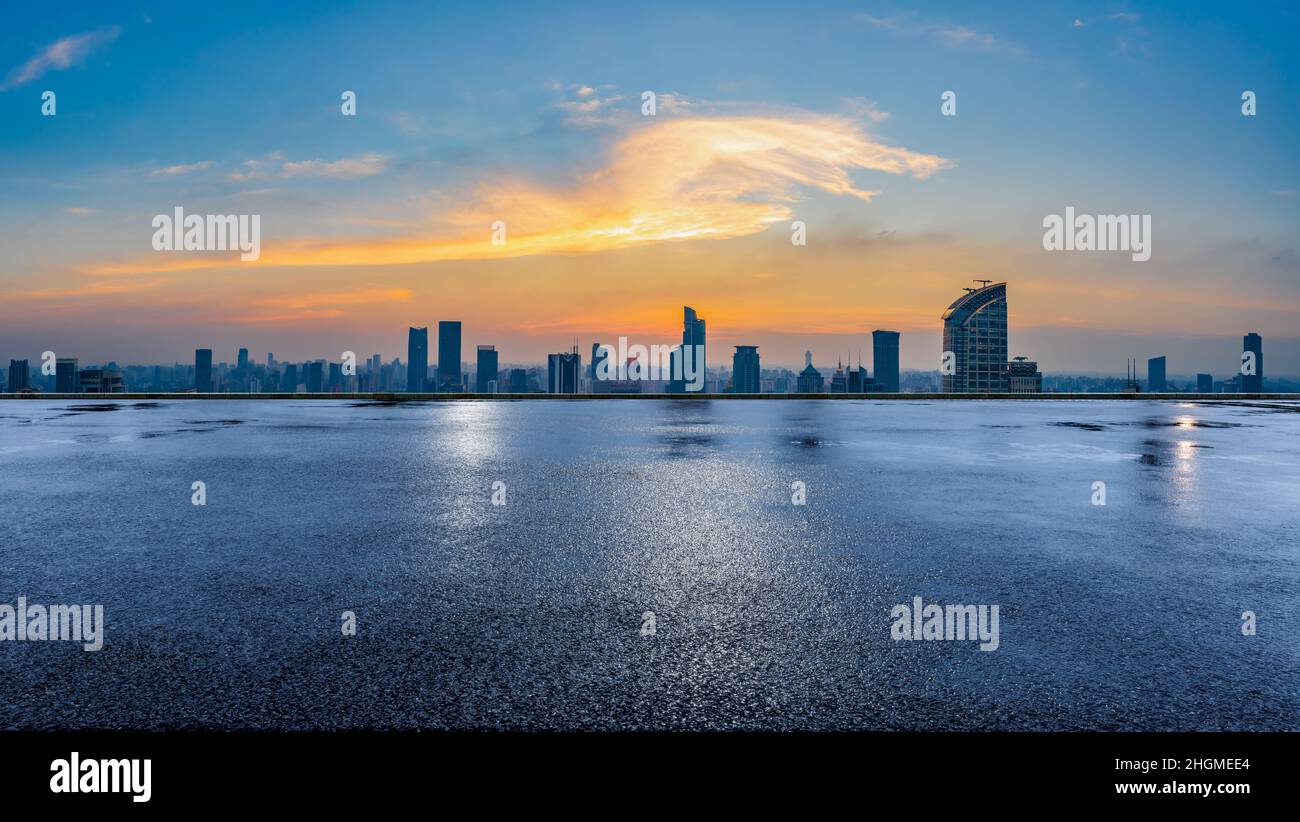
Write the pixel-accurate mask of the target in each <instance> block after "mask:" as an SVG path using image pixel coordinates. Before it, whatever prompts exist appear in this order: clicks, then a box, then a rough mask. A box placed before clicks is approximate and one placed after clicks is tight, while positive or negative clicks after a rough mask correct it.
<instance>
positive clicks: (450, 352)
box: [438, 320, 465, 391]
mask: <svg viewBox="0 0 1300 822" xmlns="http://www.w3.org/2000/svg"><path fill="white" fill-rule="evenodd" d="M438 390H439V391H464V390H465V389H464V387H463V386H462V385H461V375H460V321H459V320H442V321H441V322H439V323H438Z"/></svg>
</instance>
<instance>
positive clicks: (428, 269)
mask: <svg viewBox="0 0 1300 822" xmlns="http://www.w3.org/2000/svg"><path fill="white" fill-rule="evenodd" d="M238 5H239V4H236V6H238ZM738 8H739V7H738ZM1175 8H1176V6H1175V4H1166V3H1152V4H1143V5H1142V6H1141V7H1140V8H1137V7H1135V8H1133V9H1106V10H1102V11H1095V12H1093V13H1088V12H1087V11H1081V10H1079V9H1077V8H1074V7H1067V6H1065V5H1063V4H1055V3H1048V4H1040V5H1038V6H1035V7H1034V8H1032V9H1027V10H1026V9H1019V8H1014V9H1013V8H1011V7H1001V8H1000V7H987V8H984V7H982V8H980V9H978V10H974V9H970V8H966V7H963V6H961V5H958V4H950V5H939V6H935V7H932V8H931V9H929V10H927V11H925V12H919V11H904V10H900V9H897V8H894V7H893V6H891V5H888V4H866V5H861V4H847V3H845V4H839V3H826V4H818V10H819V14H817V15H815V16H812V17H809V18H807V19H805V18H802V17H796V18H791V16H790V15H789V14H787V13H785V10H784V9H783V8H781V7H778V6H775V5H768V4H760V5H758V6H753V7H750V8H748V9H747V10H746V13H745V14H739V13H737V14H730V15H721V16H719V17H711V16H709V15H705V14H700V13H697V12H696V11H694V10H692V9H691V8H690V7H688V6H686V5H681V6H676V5H669V6H666V7H664V8H662V9H660V10H658V11H656V15H657V18H656V19H657V24H656V25H655V26H639V25H629V23H632V22H634V21H635V20H637V19H638V16H639V15H640V14H641V13H642V12H636V11H631V10H623V9H613V8H610V9H598V10H591V9H584V10H583V12H582V13H581V14H579V13H578V12H577V11H576V10H574V9H571V8H568V7H558V8H556V9H552V10H550V11H548V12H545V13H544V12H542V11H540V10H532V9H515V10H513V11H512V13H511V14H510V15H507V16H504V17H503V16H502V15H499V14H494V13H493V12H492V10H491V9H486V8H485V9H440V10H430V11H427V12H423V13H420V14H416V13H414V12H413V11H412V10H411V9H406V8H402V7H401V6H400V5H399V6H394V7H392V8H390V9H388V10H387V11H386V12H380V11H374V10H357V9H348V10H346V11H345V10H342V9H334V8H330V7H328V6H324V7H321V8H319V9H313V10H311V11H309V12H304V11H303V10H302V9H282V10H265V9H259V10H258V14H259V15H261V18H262V19H264V21H265V24H264V27H263V32H262V33H260V34H257V35H250V34H249V33H248V32H247V31H245V30H244V29H243V27H242V26H240V25H239V24H238V23H237V22H232V21H234V20H235V19H236V18H238V17H239V16H240V15H239V14H231V15H227V14H212V13H210V12H206V11H204V12H194V13H193V14H189V13H187V15H186V16H185V17H180V16H177V15H176V14H175V13H174V12H171V11H169V10H163V11H161V12H158V13H151V14H150V15H148V16H147V17H146V16H143V15H139V16H133V15H130V14H127V13H124V12H121V11H108V10H103V9H99V8H96V7H93V6H86V7H73V8H71V9H69V10H68V11H67V13H66V14H65V15H62V16H60V17H59V18H57V19H40V18H38V17H37V16H36V15H35V14H34V13H32V12H29V11H27V10H19V11H17V12H15V17H16V19H15V20H14V21H13V23H14V24H13V25H11V26H10V27H8V28H7V29H6V31H5V32H3V33H0V61H2V62H0V76H3V77H4V78H5V79H4V81H3V83H0V114H3V117H0V123H2V125H0V152H3V155H4V156H5V157H6V162H5V163H4V165H3V166H0V184H3V185H4V187H5V188H6V190H7V191H11V192H12V193H13V195H14V196H12V197H6V198H4V201H3V202H0V242H2V243H3V245H4V247H5V248H6V251H7V254H8V259H7V261H6V266H5V269H4V271H3V272H0V352H3V354H0V356H8V357H20V356H28V357H31V356H34V355H38V354H39V353H40V352H41V351H44V350H55V351H60V352H62V351H68V352H81V356H82V358H83V361H84V360H87V359H89V357H88V356H87V355H88V354H89V356H91V357H102V358H103V359H115V360H117V361H121V362H169V361H185V360H186V358H187V356H188V355H187V352H188V351H190V350H192V349H193V348H194V347H195V343H196V342H197V341H198V340H199V339H201V340H202V341H203V343H202V344H204V345H208V346H211V347H212V348H214V350H226V349H233V348H237V347H239V346H241V345H245V344H246V343H247V341H248V340H250V339H253V338H257V339H259V340H261V342H260V343H259V345H261V346H263V347H265V348H266V349H268V350H274V351H280V352H283V356H285V357H292V358H295V359H302V360H306V359H309V358H311V357H313V356H318V352H320V351H329V350H335V349H337V350H338V351H343V350H353V351H358V352H360V351H391V352H400V351H401V350H402V341H401V340H400V337H397V336H396V335H398V334H399V333H400V332H399V331H395V330H394V329H400V328H402V327H406V326H416V327H421V326H425V325H427V323H428V322H430V321H431V320H430V319H427V318H431V317H435V316H454V317H458V318H459V321H460V322H462V323H463V324H464V329H465V335H466V336H465V340H466V342H470V339H471V337H472V338H473V339H474V340H477V341H481V342H488V343H491V344H494V345H496V346H497V348H498V350H500V351H502V352H504V354H503V355H504V356H505V357H506V358H507V359H510V360H512V361H528V362H544V361H545V358H546V356H547V354H549V353H553V349H556V348H557V345H556V341H557V340H570V339H572V338H573V337H574V336H577V337H579V338H580V339H582V340H587V341H589V340H593V339H594V340H599V339H611V338H617V337H618V336H620V335H626V336H629V337H632V336H636V337H645V338H653V339H668V338H671V337H672V336H673V335H675V334H676V333H677V330H676V328H675V322H674V321H673V320H672V318H671V313H672V312H673V311H674V310H675V309H676V307H678V306H680V305H681V304H682V303H683V302H684V303H686V304H688V305H695V306H699V307H700V310H701V311H702V312H703V313H704V314H705V315H706V316H707V317H708V318H709V321H710V324H711V333H710V340H711V342H712V343H713V344H715V345H717V346H722V347H723V348H719V349H718V350H724V349H729V348H730V347H731V346H734V345H758V346H760V347H761V350H762V352H763V357H764V361H765V362H771V363H774V364H776V363H780V364H783V365H785V366H786V367H792V368H797V367H798V364H799V362H800V360H801V359H802V353H803V351H804V350H806V349H809V348H812V349H813V350H814V351H845V352H856V350H857V349H858V347H859V346H860V343H858V342H857V341H858V340H860V339H861V338H863V337H864V336H865V335H866V334H869V333H870V332H871V330H872V329H874V328H877V327H885V328H890V329H896V330H898V331H899V332H900V333H901V335H902V337H901V345H900V352H901V354H900V355H901V358H902V361H901V363H900V365H901V367H902V368H904V369H907V368H914V369H915V368H931V367H933V362H932V359H933V358H932V357H931V356H930V353H929V352H932V351H934V350H935V349H936V348H937V347H938V345H939V340H940V333H941V332H939V331H937V330H936V329H935V326H934V322H933V306H934V305H936V304H944V303H947V302H948V301H949V300H950V297H949V296H948V294H949V292H950V289H951V283H953V282H954V281H958V280H973V279H980V278H989V279H996V280H1010V281H1013V282H1015V283H1016V284H1017V299H1016V301H1015V302H1014V304H1013V305H1012V306H1011V308H1010V312H1011V313H1010V316H1009V321H1010V325H1011V329H1012V330H1011V335H1012V336H1011V338H1010V340H1009V345H1010V348H1011V349H1012V350H1014V351H1021V352H1024V351H1031V352H1033V356H1034V357H1035V358H1036V359H1037V360H1038V361H1039V362H1040V363H1043V364H1044V366H1045V367H1047V368H1049V369H1052V370H1054V371H1056V372H1058V373H1080V374H1087V373H1093V374H1096V373H1116V372H1117V367H1116V364H1117V363H1118V362H1120V361H1122V360H1124V359H1125V358H1126V357H1130V356H1136V357H1138V358H1139V359H1140V360H1145V359H1147V358H1150V357H1153V356H1160V355H1166V356H1168V357H1169V366H1170V369H1171V372H1179V371H1181V370H1189V371H1194V370H1199V369H1203V368H1206V367H1209V366H1207V365H1204V363H1208V362H1212V361H1215V360H1217V359H1222V358H1223V357H1224V356H1225V355H1226V356H1232V351H1233V350H1234V349H1235V348H1237V341H1238V338H1239V337H1240V335H1241V334H1242V333H1243V330H1242V329H1250V330H1254V331H1257V332H1259V333H1260V334H1262V335H1263V336H1265V337H1268V338H1269V341H1270V351H1269V357H1270V371H1271V372H1272V373H1274V374H1297V373H1300V335H1298V334H1297V332H1296V331H1295V329H1296V328H1297V327H1300V323H1297V319H1300V256H1298V255H1297V253H1296V248H1295V241H1294V238H1295V232H1294V227H1295V225H1296V224H1297V221H1298V220H1300V197H1297V196H1296V192H1297V190H1300V169H1298V167H1297V161H1296V157H1295V153H1294V151H1293V150H1292V149H1291V147H1292V146H1294V144H1295V143H1296V142H1297V137H1298V136H1300V134H1298V132H1300V118H1298V116H1297V111H1298V109H1297V105H1298V104H1300V99H1298V98H1297V92H1296V91H1295V89H1294V87H1293V85H1292V84H1289V83H1288V82H1287V78H1288V77H1289V76H1291V75H1293V74H1294V72H1295V68H1296V66H1295V54H1294V50H1293V49H1292V48H1291V47H1290V45H1289V44H1290V42H1291V41H1292V40H1293V39H1294V37H1293V36H1294V33H1295V21H1294V19H1293V17H1292V16H1289V15H1287V14H1286V13H1285V10H1284V7H1279V6H1268V5H1266V6H1263V7H1261V8H1260V9H1259V10H1258V14H1257V15H1253V16H1242V15H1234V14H1232V13H1231V12H1230V11H1213V10H1201V11H1199V12H1198V13H1196V14H1186V13H1184V14H1175V13H1174V11H1175ZM196 20H198V21H199V24H195V21H196ZM814 20H815V22H814ZM1076 23H1077V24H1078V25H1076ZM1261 23H1263V24H1261ZM570 28H573V29H577V28H581V29H582V30H584V31H588V32H592V33H593V36H592V37H591V38H584V42H587V43H589V44H590V45H589V48H588V50H587V51H585V52H583V53H573V52H572V51H571V50H568V49H565V48H564V47H563V43H564V42H565V38H564V37H561V36H559V34H560V33H561V32H562V31H567V30H569V29H570ZM533 31H552V32H553V33H555V34H556V35H557V36H556V37H554V38H553V40H554V42H549V41H546V39H545V38H543V39H542V40H541V41H536V40H535V38H534V40H533V41H532V42H533V43H534V46H535V48H532V49H530V50H528V51H527V52H526V53H519V52H518V51H517V50H511V49H507V48H505V47H504V46H503V45H502V44H503V43H506V42H510V41H511V40H512V38H513V37H515V36H518V37H525V36H527V34H528V33H529V32H533ZM670 32H671V33H670ZM596 34H599V35H600V36H595V35H596ZM665 38H667V39H665ZM354 41H364V42H366V43H369V44H370V45H369V46H366V47H365V48H366V49H373V48H375V46H374V44H375V43H389V44H391V45H392V46H393V47H392V48H385V49H384V50H383V54H385V55H388V54H395V53H400V54H402V55H403V56H402V58H401V59H400V60H398V61H395V62H392V61H389V60H385V59H378V56H379V54H378V53H377V52H374V53H372V52H367V53H365V54H362V55H359V56H358V58H357V59H356V60H349V61H342V62H338V61H334V60H333V59H332V58H331V59H326V58H324V57H322V56H321V55H326V54H337V53H340V51H347V48H346V47H345V46H346V44H350V43H353V42H354ZM416 43H419V44H421V45H420V47H419V48H414V47H413V48H404V46H405V45H411V44H416ZM777 43H779V44H780V48H776V47H775V44H777ZM755 44H772V47H758V48H755V47H754V45H755ZM1200 46H1205V47H1204V48H1201V47H1200ZM1210 46H1212V48H1211V47H1210ZM52 54H54V55H60V59H58V60H55V59H53V58H52V57H51V56H50V55H52ZM201 54H208V55H210V59H212V60H216V61H218V63H219V64H220V65H221V66H223V71H221V72H213V71H211V64H210V63H209V62H205V60H204V59H203V58H202V57H199V56H196V55H201ZM367 57H375V58H376V59H373V60H368V59H366V58H367ZM160 58H162V59H167V60H168V62H169V64H171V65H174V66H175V70H174V72H172V73H170V74H168V75H166V76H158V75H157V73H156V72H151V71H147V70H144V67H146V66H148V65H151V64H153V63H154V61H156V60H157V59H160ZM1137 75H1141V76H1143V77H1145V78H1147V79H1148V81H1149V82H1151V83H1153V84H1154V86H1153V88H1154V89H1156V91H1155V92H1154V93H1144V94H1142V95H1137V94H1134V93H1133V89H1132V80H1133V77H1134V76H1137ZM450 76H455V77H456V78H457V80H456V82H455V83H448V82H441V81H440V80H439V78H447V77H450ZM410 78H427V79H428V80H429V82H414V83H413V82H410V81H409V79H410ZM1245 89H1250V90H1251V92H1252V93H1253V94H1255V95H1257V97H1258V112H1257V113H1256V114H1253V115H1251V116H1244V115H1243V113H1242V111H1241V107H1242V103H1241V96H1242V93H1243V90H1245ZM46 90H50V91H54V92H56V93H57V95H58V109H57V114H55V115H53V116H43V115H42V112H41V95H42V93H43V92H44V91H46ZM948 90H953V91H954V93H955V95H956V97H955V99H956V110H955V112H954V113H953V114H954V116H947V115H945V114H944V113H943V112H942V111H941V105H942V100H941V96H942V95H943V94H944V93H945V92H946V91H948ZM344 91H352V92H354V94H355V95H356V112H357V113H356V115H355V116H347V115H345V114H343V113H342V112H341V111H340V96H341V95H342V93H343V92H344ZM645 91H653V92H655V93H656V94H657V101H658V109H657V111H656V114H655V116H645V115H643V113H642V106H643V102H642V96H643V93H644V92H645ZM160 118H166V121H167V122H169V123H172V126H171V128H169V129H168V130H167V131H166V132H158V131H157V130H156V129H154V128H152V127H151V125H150V124H153V123H156V122H159V121H160ZM1206 195H1209V196H1206ZM1075 207H1077V208H1078V209H1079V210H1080V211H1081V212H1083V213H1097V214H1109V213H1119V214H1141V215H1149V216H1150V218H1151V224H1152V226H1153V229H1152V230H1153V240H1152V243H1153V247H1154V253H1153V254H1152V256H1151V258H1150V259H1149V260H1148V261H1146V262H1135V261H1134V260H1133V259H1132V257H1131V256H1130V255H1129V254H1127V253H1120V252H1113V251H1098V252H1078V251H1072V252H1049V251H1046V250H1044V248H1043V243H1042V239H1043V221H1044V218H1045V217H1048V216H1050V215H1055V214H1060V213H1062V212H1064V211H1066V210H1067V209H1072V208H1075ZM175 208H183V209H184V210H185V212H186V213H198V214H204V213H207V214H231V213H235V214H255V215H260V216H261V230H262V243H261V256H260V259H258V260H254V261H240V260H239V259H238V255H237V254H236V255H233V258H231V257H222V256H221V255H220V254H216V255H215V256H214V255H211V254H205V253H189V254H185V253H182V254H177V253H159V252H154V251H152V250H151V249H150V247H149V242H150V236H151V235H152V233H153V231H152V228H151V224H150V220H151V218H152V217H153V216H154V215H158V214H171V213H172V210H173V209H175ZM498 221H500V222H502V223H503V224H504V232H503V233H504V237H503V242H502V243H501V244H499V245H498V244H494V243H493V239H492V236H493V228H492V226H493V225H495V224H496V223H497V222H498ZM796 221H797V222H799V223H802V224H804V227H805V228H806V244H805V245H795V244H792V242H791V240H792V232H793V230H794V229H793V226H794V224H795V222H796ZM307 341H310V342H307ZM33 349H34V350H33ZM93 352H97V353H93ZM1180 363H1186V365H1185V366H1183V365H1180Z"/></svg>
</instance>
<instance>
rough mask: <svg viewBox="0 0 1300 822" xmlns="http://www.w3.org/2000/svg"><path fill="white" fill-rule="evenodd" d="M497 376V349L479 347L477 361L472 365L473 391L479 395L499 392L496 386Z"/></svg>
mask: <svg viewBox="0 0 1300 822" xmlns="http://www.w3.org/2000/svg"><path fill="white" fill-rule="evenodd" d="M497 376H498V368H497V347H496V346H495V345H480V346H479V347H478V360H477V361H476V362H475V364H474V390H475V391H477V392H478V393H480V394H487V393H490V392H492V391H497V390H500V389H499V388H498V385H497Z"/></svg>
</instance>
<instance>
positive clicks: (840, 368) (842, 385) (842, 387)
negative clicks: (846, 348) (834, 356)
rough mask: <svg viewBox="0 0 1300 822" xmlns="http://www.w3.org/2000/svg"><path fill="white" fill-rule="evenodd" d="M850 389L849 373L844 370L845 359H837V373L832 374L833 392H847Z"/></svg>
mask: <svg viewBox="0 0 1300 822" xmlns="http://www.w3.org/2000/svg"><path fill="white" fill-rule="evenodd" d="M848 391H849V375H848V373H847V372H845V370H844V361H843V360H836V361H835V373H834V374H832V375H831V393H832V394H847V393H848Z"/></svg>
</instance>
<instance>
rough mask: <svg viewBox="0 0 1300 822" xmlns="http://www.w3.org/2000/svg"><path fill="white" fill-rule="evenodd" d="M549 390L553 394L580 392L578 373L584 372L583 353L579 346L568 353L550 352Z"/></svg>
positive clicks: (548, 364)
mask: <svg viewBox="0 0 1300 822" xmlns="http://www.w3.org/2000/svg"><path fill="white" fill-rule="evenodd" d="M546 373H547V389H546V390H547V392H548V393H551V394H576V393H578V375H579V374H580V373H582V355H581V354H579V353H578V346H577V345H576V344H575V345H574V346H573V351H571V352H569V353H567V354H549V355H547V357H546Z"/></svg>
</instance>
